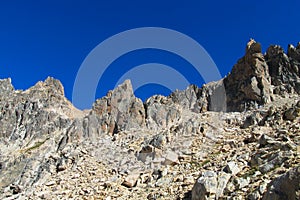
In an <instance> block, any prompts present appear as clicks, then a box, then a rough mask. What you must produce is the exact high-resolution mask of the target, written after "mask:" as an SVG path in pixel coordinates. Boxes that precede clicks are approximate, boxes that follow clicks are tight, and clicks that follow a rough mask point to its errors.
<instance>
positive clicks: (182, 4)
mask: <svg viewBox="0 0 300 200" xmlns="http://www.w3.org/2000/svg"><path fill="white" fill-rule="evenodd" d="M299 8H300V1H299V0H290V1H278V0H275V1H265V0H261V1H199V0H195V1H174V0H173V1H169V0H167V1H162V0H160V1H156V0H152V1H135V0H132V1H107V0H98V1H76V0H72V1H71V0H61V1H57V0H51V1H37V0H36V1H32V0H28V1H21V0H20V1H16V0H9V1H1V2H0V78H7V77H11V78H12V80H13V85H14V86H15V88H17V89H27V88H29V87H30V86H32V85H34V84H35V83H36V82H37V81H39V80H44V79H45V78H46V77H47V76H53V77H55V78H57V79H59V80H60V81H61V82H62V83H63V85H64V87H65V93H66V96H67V98H68V99H71V96H72V89H73V84H74V80H75V77H76V73H77V70H78V69H79V67H80V65H81V63H82V62H83V60H84V58H85V57H86V56H87V55H88V53H89V52H90V51H91V50H92V49H93V48H95V47H96V46H97V45H98V44H99V43H100V42H102V41H104V40H105V39H107V38H108V37H110V36H112V35H114V34H117V33H119V32H122V31H125V30H128V29H132V28H138V27H148V26H154V27H164V28H169V29H174V30H176V31H179V32H182V33H184V34H186V35H188V36H190V37H192V38H193V39H195V40H196V41H198V42H199V43H200V44H201V45H202V46H203V47H204V48H205V49H206V50H207V52H208V53H209V54H210V55H211V57H212V58H213V60H214V61H215V63H216V64H217V66H218V68H219V70H220V72H221V74H222V76H225V75H226V74H227V73H228V72H229V71H230V70H231V68H232V66H233V65H234V64H235V63H236V61H237V59H238V58H240V57H242V56H243V54H244V49H245V44H246V42H247V41H248V40H249V38H251V37H252V38H254V39H255V40H257V41H258V42H260V43H262V46H263V49H264V50H266V48H267V47H268V46H269V45H271V44H279V45H281V46H283V47H284V48H285V49H286V47H287V45H288V44H290V43H291V44H294V45H296V44H297V42H299V41H300V26H299V24H300V23H299V22H300V12H299ZM147 62H158V63H163V64H166V65H170V66H172V65H179V64H181V65H184V62H183V61H182V60H180V59H178V58H176V56H174V55H170V54H168V53H167V52H162V51H158V50H156V51H155V50H153V51H146V50H145V51H144V52H143V51H137V52H132V53H130V54H128V55H126V56H123V57H121V58H120V59H119V60H116V62H115V63H114V64H113V65H114V66H112V68H111V70H112V72H113V71H118V68H120V67H121V66H127V67H128V68H130V67H132V66H135V65H137V64H143V63H147ZM107 73H108V75H107V76H106V79H107V80H104V82H105V81H106V82H105V83H107V84H105V85H104V86H101V87H99V88H98V92H97V97H101V96H103V95H105V93H106V92H107V90H108V89H112V88H111V87H113V85H114V83H113V81H114V78H111V77H109V71H108V72H107ZM201 81H202V80H199V81H195V83H196V84H201ZM153 93H166V91H164V90H163V89H162V88H160V87H149V86H148V87H146V86H145V87H144V88H143V90H140V91H139V92H138V94H137V95H138V96H139V97H141V98H143V99H145V98H146V97H147V96H149V95H151V94H153Z"/></svg>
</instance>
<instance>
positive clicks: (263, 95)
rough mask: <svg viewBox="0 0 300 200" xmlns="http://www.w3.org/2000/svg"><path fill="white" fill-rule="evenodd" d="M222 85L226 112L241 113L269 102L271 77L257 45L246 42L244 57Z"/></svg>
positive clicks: (251, 41)
mask: <svg viewBox="0 0 300 200" xmlns="http://www.w3.org/2000/svg"><path fill="white" fill-rule="evenodd" d="M224 84H225V89H226V94H227V110H228V111H243V110H245V109H246V108H247V107H253V106H255V104H260V105H261V104H265V103H268V102H270V101H271V96H272V89H271V77H270V75H269V69H268V65H267V63H266V61H265V58H264V56H263V54H262V51H261V45H260V44H259V43H257V42H255V41H254V40H252V39H251V40H250V41H249V42H248V44H247V47H246V53H245V56H244V57H243V58H241V59H240V60H239V61H238V63H237V64H235V65H234V66H233V69H232V71H231V73H230V74H229V75H228V77H226V78H225V79H224Z"/></svg>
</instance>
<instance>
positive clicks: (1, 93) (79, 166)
mask: <svg viewBox="0 0 300 200" xmlns="http://www.w3.org/2000/svg"><path fill="white" fill-rule="evenodd" d="M299 63H300V44H298V46H297V47H293V46H292V45H290V46H289V48H288V52H287V54H285V53H284V51H283V49H282V48H281V47H279V46H276V45H273V46H270V47H269V48H268V50H267V53H266V54H263V53H262V51H261V46H260V44H259V43H257V42H255V41H254V40H250V42H249V43H248V44H247V48H246V53H245V56H244V57H243V58H241V59H240V60H239V61H238V63H237V64H236V65H235V66H234V67H233V70H232V72H231V73H230V74H229V75H228V76H227V77H226V78H224V79H222V80H219V81H216V82H212V83H207V84H205V85H203V86H202V87H201V88H200V87H198V86H195V85H191V86H189V87H188V88H187V89H186V90H184V91H178V90H177V91H174V92H173V93H172V94H171V95H170V96H168V97H164V96H161V95H156V96H153V97H150V98H149V99H148V100H146V101H145V102H144V103H143V102H142V101H141V100H140V99H139V98H136V97H135V96H134V93H133V90H132V86H131V83H130V81H129V80H127V81H125V82H124V83H123V84H121V85H119V86H118V87H117V88H115V89H114V90H112V91H109V92H108V93H107V95H106V96H105V97H103V98H100V99H98V100H96V101H95V103H94V104H93V107H92V109H91V110H85V111H81V110H78V109H76V108H75V107H74V106H73V105H72V104H71V103H70V102H69V101H68V100H67V99H66V98H65V97H64V89H63V86H62V84H61V83H60V82H59V81H58V80H56V79H54V78H50V77H49V78H47V79H46V80H45V81H43V82H38V83H37V84H36V85H34V86H33V87H31V88H29V89H28V90H25V91H21V90H15V89H14V87H13V85H12V84H11V80H10V79H4V80H0V111H1V112H0V198H1V199H106V200H109V199H193V200H198V199H250V200H258V199H266V200H267V199H283V198H285V199H299V166H300V156H299V153H300V148H299V145H300V136H299V134H300V132H299V131H300V125H299V124H300V98H299V66H300V64H299ZM232 111H234V112H232Z"/></svg>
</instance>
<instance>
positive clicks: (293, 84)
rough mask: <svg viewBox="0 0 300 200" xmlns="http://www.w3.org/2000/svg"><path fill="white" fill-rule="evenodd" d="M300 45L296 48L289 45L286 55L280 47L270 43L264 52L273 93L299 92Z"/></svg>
mask: <svg viewBox="0 0 300 200" xmlns="http://www.w3.org/2000/svg"><path fill="white" fill-rule="evenodd" d="M299 52H300V45H299V44H298V46H297V48H295V47H293V46H292V45H289V47H288V55H286V54H285V53H284V50H283V48H282V47H280V46H277V45H272V46H270V47H269V48H268V50H267V53H266V56H265V58H266V60H267V64H268V66H269V71H270V75H271V82H272V85H274V86H275V88H274V93H275V94H279V95H285V94H287V93H293V92H296V93H300V63H299V61H300V56H299V55H300V53H299Z"/></svg>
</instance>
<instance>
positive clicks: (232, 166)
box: [224, 161, 241, 175]
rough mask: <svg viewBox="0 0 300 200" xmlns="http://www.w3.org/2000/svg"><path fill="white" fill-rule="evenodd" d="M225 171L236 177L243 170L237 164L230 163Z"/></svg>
mask: <svg viewBox="0 0 300 200" xmlns="http://www.w3.org/2000/svg"><path fill="white" fill-rule="evenodd" d="M224 171H225V172H227V173H230V174H232V175H236V174H237V173H239V172H240V171H241V170H240V168H239V166H238V164H237V163H236V162H234V161H230V162H229V163H227V165H226V167H225V168H224Z"/></svg>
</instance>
